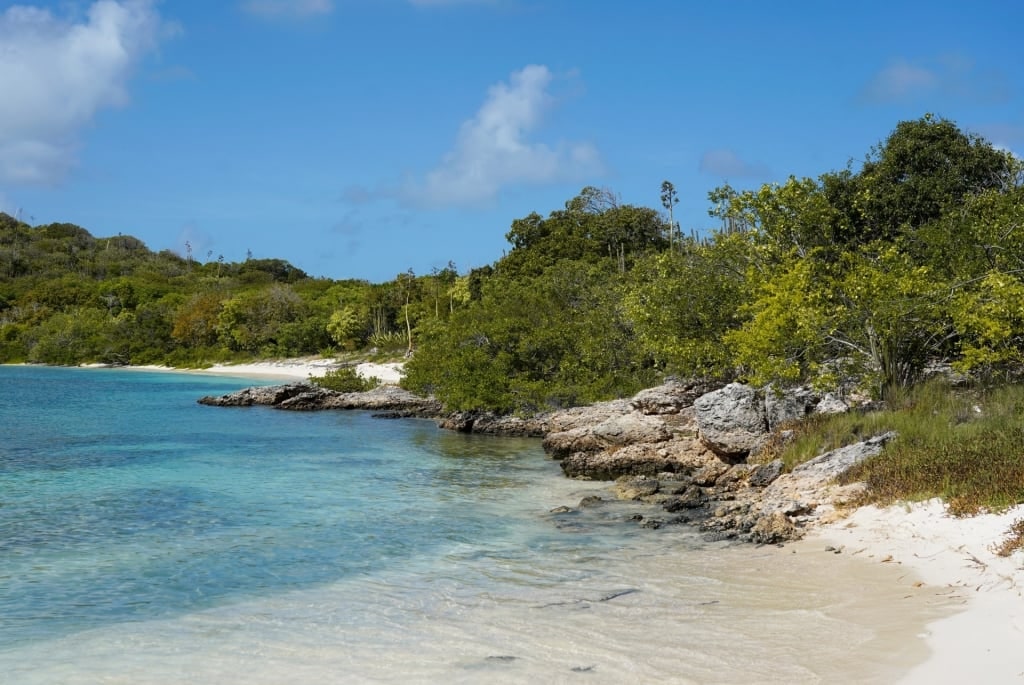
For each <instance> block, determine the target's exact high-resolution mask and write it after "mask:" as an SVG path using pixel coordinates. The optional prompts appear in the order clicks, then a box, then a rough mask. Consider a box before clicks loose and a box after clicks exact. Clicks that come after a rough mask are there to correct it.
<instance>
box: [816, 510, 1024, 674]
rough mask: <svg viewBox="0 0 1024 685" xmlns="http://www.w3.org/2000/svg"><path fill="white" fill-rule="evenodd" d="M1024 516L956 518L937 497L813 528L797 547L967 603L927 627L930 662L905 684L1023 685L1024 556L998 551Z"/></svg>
mask: <svg viewBox="0 0 1024 685" xmlns="http://www.w3.org/2000/svg"><path fill="white" fill-rule="evenodd" d="M1021 518H1024V505H1017V506H1016V507H1013V508H1012V509H1010V510H1008V511H1006V512H1003V513H1000V514H980V515H978V516H973V517H969V518H954V517H952V516H950V515H949V514H947V513H946V511H945V505H944V504H943V503H942V502H941V501H940V500H937V499H933V500H929V501H927V502H920V503H913V504H896V505H892V506H889V507H884V508H880V507H877V506H874V505H868V506H864V507H860V508H859V509H856V510H855V511H853V512H851V514H850V515H849V516H848V517H846V518H845V519H842V520H839V521H836V522H834V523H831V524H827V525H824V526H821V527H818V528H816V529H814V530H812V531H811V532H810V534H808V535H807V537H805V538H804V540H803V541H802V542H801V543H799V544H801V545H805V546H807V547H809V550H808V551H811V550H814V549H819V550H820V549H825V547H826V546H831V547H835V548H836V549H838V550H841V551H842V553H843V554H846V555H850V556H854V557H857V558H863V559H865V560H867V561H869V562H872V563H880V564H896V565H900V566H902V567H904V568H906V569H907V571H908V575H910V576H914V577H916V578H917V579H919V580H917V581H916V582H911V581H910V580H907V592H908V594H916V593H919V592H931V593H933V594H935V595H937V596H941V597H943V598H944V601H950V602H952V603H954V604H955V603H960V604H962V609H961V610H960V611H958V612H957V613H955V614H954V615H952V616H949V617H946V618H942V619H940V620H938V621H936V622H934V623H932V624H929V625H928V627H927V631H926V633H925V634H924V635H923V637H924V638H925V642H926V644H927V646H928V647H929V649H930V650H931V653H930V656H929V657H928V659H927V660H926V661H924V662H923V663H921V664H919V665H917V666H916V667H914V668H913V669H911V670H910V671H908V672H907V673H906V674H905V675H904V677H903V678H901V680H900V681H899V682H903V683H935V682H990V683H995V682H998V683H1014V682H1020V683H1024V656H1022V655H1021V651H1020V647H1021V645H1022V644H1024V551H1020V550H1018V551H1017V552H1015V553H1014V554H1012V555H1011V556H1009V557H1000V556H997V555H996V554H995V553H994V552H993V547H994V546H995V545H998V544H999V542H1001V541H1002V540H1003V538H1004V537H1005V534H1006V531H1007V529H1008V528H1009V527H1010V525H1011V524H1012V523H1013V522H1014V521H1016V520H1018V519H1021Z"/></svg>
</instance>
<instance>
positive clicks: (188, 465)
mask: <svg viewBox="0 0 1024 685" xmlns="http://www.w3.org/2000/svg"><path fill="white" fill-rule="evenodd" d="M250 383H251V381H245V380H240V379H228V378H218V377H208V376H202V375H187V374H172V373H148V372H140V371H116V370H94V369H89V370H85V369H50V368H34V367H32V368H29V367H0V388H2V392H0V673H2V674H3V675H2V677H0V679H2V682H4V683H16V684H20V683H41V684H42V683H45V684H51V683H132V684H135V683H268V684H270V683H285V682H288V683H361V682H385V683H435V682H444V683H476V682H481V683H483V682H486V683H495V682H497V683H561V682H565V683H576V682H579V683H654V682H889V681H891V680H893V679H894V678H895V677H896V676H897V675H898V674H899V673H901V672H903V671H904V670H905V669H906V668H907V667H908V666H909V665H911V664H913V663H914V662H915V661H920V660H921V659H923V658H924V657H925V655H926V653H925V650H924V646H923V641H922V639H921V635H920V633H921V631H922V629H923V626H924V625H925V623H926V621H928V620H931V619H934V618H935V617H936V616H937V612H939V611H940V610H942V608H941V607H936V606H932V605H931V603H930V602H927V601H924V600H922V599H920V598H917V597H916V596H915V595H914V594H913V593H909V594H908V592H907V583H906V582H905V581H904V580H903V579H902V578H901V577H898V576H897V575H896V573H898V572H897V571H896V570H892V569H888V568H883V567H881V566H879V565H869V564H867V563H864V562H858V561H856V560H852V559H847V558H843V557H836V556H834V555H830V554H829V555H826V554H824V553H823V552H821V551H820V550H813V549H810V548H808V547H806V546H805V547H800V546H791V547H786V548H781V549H780V548H775V547H764V548H753V547H729V546H723V545H720V544H719V545H709V544H703V543H701V542H700V540H699V538H698V537H696V536H695V535H694V534H693V533H692V532H691V531H689V530H687V529H684V528H679V527H666V528H662V529H660V530H657V531H653V530H646V529H641V528H639V527H638V526H637V525H636V524H635V523H634V522H630V521H629V520H628V518H629V515H630V514H631V513H635V512H636V511H637V510H636V509H633V508H631V507H629V506H626V505H616V504H611V503H610V504H608V505H606V506H601V507H596V508H588V509H585V510H581V511H575V512H570V513H561V514H557V513H552V512H551V510H552V509H554V508H555V507H558V506H560V505H575V504H576V503H577V502H578V501H579V500H580V499H581V498H582V497H584V496H586V495H588V494H604V492H605V487H606V486H605V485H604V484H600V483H582V482H574V481H570V480H567V479H564V478H562V477H561V476H560V472H559V469H558V466H557V464H555V463H553V462H551V461H549V460H547V459H546V458H545V457H544V454H543V452H542V450H541V449H540V444H539V442H538V441H533V440H515V439H497V438H487V437H480V436H466V435H461V434H455V433H449V432H444V431H440V430H438V429H437V428H436V427H435V426H434V424H433V423H431V422H427V421H414V420H404V421H388V420H380V419H373V418H371V417H370V415H369V414H366V413H363V412H321V413H291V412H282V411H275V410H271V409H265V408H251V409H218V408H210V407H203V406H199V405H197V404H196V402H195V400H196V399H197V398H198V397H200V396H202V395H205V394H219V393H223V392H227V391H230V390H234V389H238V388H240V387H244V386H245V385H248V384H250ZM641 511H642V513H644V514H645V515H650V514H651V513H656V512H652V511H651V510H641Z"/></svg>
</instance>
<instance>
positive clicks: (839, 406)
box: [814, 392, 850, 414]
mask: <svg viewBox="0 0 1024 685" xmlns="http://www.w3.org/2000/svg"><path fill="white" fill-rule="evenodd" d="M848 411H850V405H848V404H847V403H846V402H844V401H843V399H842V398H841V397H840V396H839V395H837V394H836V393H832V392H827V393H825V394H824V395H822V397H821V400H820V401H819V402H818V404H817V405H815V407H814V413H815V414H845V413H846V412H848Z"/></svg>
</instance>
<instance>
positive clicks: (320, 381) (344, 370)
mask: <svg viewBox="0 0 1024 685" xmlns="http://www.w3.org/2000/svg"><path fill="white" fill-rule="evenodd" d="M309 381H310V383H312V384H313V385H316V386H318V387H321V388H325V389H327V390H334V391H335V392H366V391H367V390H373V389H374V388H376V387H377V386H378V385H380V379H379V378H377V377H376V376H371V377H370V378H363V377H362V376H360V375H359V374H358V373H356V370H355V368H353V367H351V366H341V367H338V368H336V369H330V370H329V371H326V372H325V373H324V374H323V375H322V376H310V377H309Z"/></svg>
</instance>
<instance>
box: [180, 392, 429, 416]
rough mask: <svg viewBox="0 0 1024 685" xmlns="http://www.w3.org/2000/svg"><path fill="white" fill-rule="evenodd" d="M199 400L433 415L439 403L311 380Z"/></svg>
mask: <svg viewBox="0 0 1024 685" xmlns="http://www.w3.org/2000/svg"><path fill="white" fill-rule="evenodd" d="M199 404H205V405H210V406H214V407H251V406H253V405H261V406H267V407H273V408H275V409H290V410H292V411H320V410H325V409H365V410H370V411H381V412H392V413H395V414H397V415H401V416H408V417H431V418H432V417H436V416H438V415H439V414H440V413H441V405H440V403H439V402H437V401H436V400H434V399H430V398H423V397H420V396H418V395H414V394H412V393H411V392H409V391H407V390H403V389H401V388H398V387H396V386H393V385H381V386H378V387H376V388H374V389H373V390H368V391H367V392H344V393H343V392H335V391H333V390H327V389H325V388H321V387H318V386H315V385H313V384H311V383H289V384H287V385H271V386H257V387H251V388H244V389H242V390H239V391H237V392H232V393H228V394H226V395H221V396H219V397H212V396H207V397H203V398H200V399H199Z"/></svg>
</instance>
